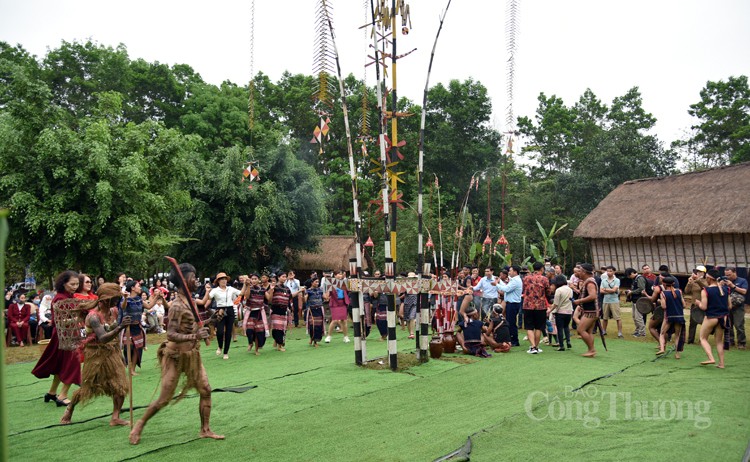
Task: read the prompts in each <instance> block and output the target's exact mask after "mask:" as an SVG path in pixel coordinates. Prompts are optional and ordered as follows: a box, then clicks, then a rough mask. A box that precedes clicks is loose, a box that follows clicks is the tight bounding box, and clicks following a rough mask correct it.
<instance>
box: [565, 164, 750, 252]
mask: <svg viewBox="0 0 750 462" xmlns="http://www.w3.org/2000/svg"><path fill="white" fill-rule="evenodd" d="M747 191H750V162H744V163H741V164H736V165H732V166H728V167H719V168H714V169H711V170H704V171H700V172H691V173H685V174H682V175H673V176H667V177H662V178H646V179H642V180H634V181H627V182H625V183H623V184H621V185H620V186H618V187H617V188H616V189H615V190H614V191H612V192H611V193H609V195H608V196H607V197H605V198H604V200H603V201H601V202H600V203H599V205H597V206H596V208H595V209H594V210H592V211H591V213H589V214H588V216H586V218H585V219H584V220H583V221H582V222H581V224H580V225H578V228H576V230H575V233H574V235H575V236H577V237H583V238H607V239H610V238H631V237H653V236H675V235H683V236H687V235H700V234H717V233H738V234H745V233H748V232H750V213H748V211H747V210H746V207H745V203H746V199H745V196H746V194H747Z"/></svg>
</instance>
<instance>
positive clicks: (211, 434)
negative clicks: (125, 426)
mask: <svg viewBox="0 0 750 462" xmlns="http://www.w3.org/2000/svg"><path fill="white" fill-rule="evenodd" d="M131 435H132V432H131ZM198 436H200V437H201V438H212V439H215V440H223V439H224V435H217V434H216V433H214V432H212V431H211V430H206V431H201V432H200V433H199V434H198Z"/></svg>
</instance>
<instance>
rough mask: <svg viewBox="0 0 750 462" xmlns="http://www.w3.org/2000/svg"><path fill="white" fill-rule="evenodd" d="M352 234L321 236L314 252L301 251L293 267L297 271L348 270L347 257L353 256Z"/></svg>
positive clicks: (354, 241)
mask: <svg viewBox="0 0 750 462" xmlns="http://www.w3.org/2000/svg"><path fill="white" fill-rule="evenodd" d="M355 250H356V240H355V239H354V237H353V236H321V237H320V245H319V246H318V249H317V251H316V252H302V253H301V254H300V256H299V259H298V260H297V262H296V264H295V265H294V268H295V269H297V270H299V271H303V272H304V271H313V270H317V271H321V270H327V269H329V270H339V269H342V270H348V269H349V259H350V258H354V257H355Z"/></svg>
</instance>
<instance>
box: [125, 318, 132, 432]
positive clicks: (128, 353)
mask: <svg viewBox="0 0 750 462" xmlns="http://www.w3.org/2000/svg"><path fill="white" fill-rule="evenodd" d="M131 322H132V321H131ZM126 329H127V330H128V333H127V339H126V340H125V342H126V345H127V347H126V348H127V350H126V351H125V355H126V356H127V358H128V385H129V387H128V388H129V391H128V399H129V401H130V428H131V429H132V428H133V353H132V350H131V347H132V345H133V336H132V335H131V333H130V324H128V327H126Z"/></svg>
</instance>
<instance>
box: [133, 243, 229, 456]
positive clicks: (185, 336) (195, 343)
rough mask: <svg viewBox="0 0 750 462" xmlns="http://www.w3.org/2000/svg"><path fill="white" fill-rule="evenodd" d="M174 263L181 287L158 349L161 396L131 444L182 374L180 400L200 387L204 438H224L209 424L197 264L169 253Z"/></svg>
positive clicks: (175, 278) (176, 282)
mask: <svg viewBox="0 0 750 462" xmlns="http://www.w3.org/2000/svg"><path fill="white" fill-rule="evenodd" d="M167 258H168V259H169V260H170V262H171V263H172V265H173V269H172V272H171V273H170V275H169V279H170V281H171V282H172V283H173V284H174V285H175V287H176V288H177V290H178V293H177V298H175V300H174V301H173V302H172V306H171V307H170V309H169V325H168V327H167V341H166V342H164V343H162V344H161V346H160V347H159V351H158V352H157V358H158V360H159V364H160V366H161V371H162V377H161V394H160V395H159V398H158V399H157V400H156V401H154V402H153V403H151V404H150V405H149V406H148V409H146V413H145V414H144V415H143V417H142V418H141V419H140V420H139V421H138V422H136V424H135V426H134V427H133V430H131V432H130V444H138V443H139V442H140V440H141V432H142V431H143V427H144V426H145V425H146V422H148V420H149V419H150V418H151V417H153V416H154V414H156V413H157V412H159V410H160V409H161V408H163V407H164V406H166V405H167V404H168V403H169V402H170V401H171V400H172V396H173V395H174V391H175V390H176V389H177V383H178V381H179V379H180V376H181V375H182V374H185V376H186V378H187V380H186V381H185V386H184V387H183V389H182V391H181V392H180V395H179V396H178V401H179V399H180V398H182V397H183V396H184V395H185V392H186V391H187V390H188V389H190V388H195V389H197V390H198V393H199V395H200V403H199V405H198V406H199V407H198V410H199V412H200V416H201V431H200V433H199V435H200V437H201V438H213V439H217V440H223V439H224V436H223V435H217V434H216V433H214V432H213V431H211V428H210V426H209V419H210V416H211V385H209V383H208V377H207V376H206V370H205V369H204V368H203V362H202V361H201V355H200V342H199V340H206V339H208V336H209V335H208V329H207V328H205V327H203V324H202V322H201V320H200V317H199V316H198V311H197V308H196V306H195V302H194V300H193V298H192V293H193V292H194V291H195V289H196V287H197V281H196V279H195V272H196V271H195V267H193V265H191V264H189V263H183V264H181V265H179V266H178V265H177V262H176V261H174V259H172V258H169V257H167Z"/></svg>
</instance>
